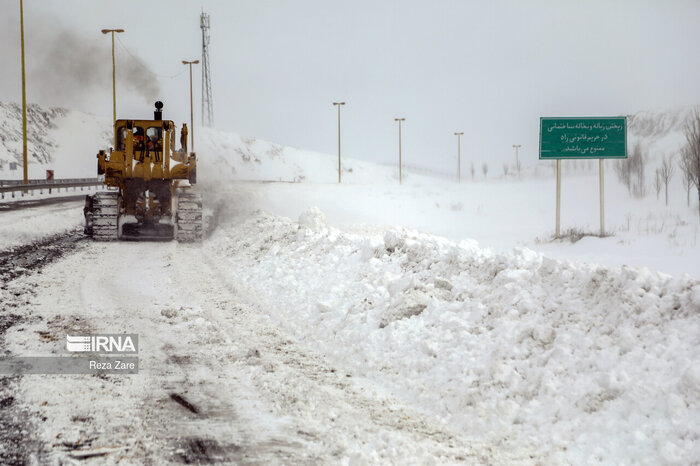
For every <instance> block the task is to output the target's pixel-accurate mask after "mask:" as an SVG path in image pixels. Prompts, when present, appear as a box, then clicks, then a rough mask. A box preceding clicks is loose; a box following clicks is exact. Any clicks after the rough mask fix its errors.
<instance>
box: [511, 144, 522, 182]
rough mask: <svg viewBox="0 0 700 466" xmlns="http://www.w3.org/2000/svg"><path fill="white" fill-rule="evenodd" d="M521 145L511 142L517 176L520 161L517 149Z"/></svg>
mask: <svg viewBox="0 0 700 466" xmlns="http://www.w3.org/2000/svg"><path fill="white" fill-rule="evenodd" d="M521 147H522V144H513V149H515V169H516V170H518V176H520V161H519V160H518V149H520V148H521Z"/></svg>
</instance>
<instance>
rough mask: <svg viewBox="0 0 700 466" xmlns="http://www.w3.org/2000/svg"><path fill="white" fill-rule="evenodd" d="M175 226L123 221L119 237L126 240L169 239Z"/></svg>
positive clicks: (173, 233)
mask: <svg viewBox="0 0 700 466" xmlns="http://www.w3.org/2000/svg"><path fill="white" fill-rule="evenodd" d="M174 237H175V228H174V227H173V225H169V224H167V223H151V224H144V223H125V224H124V225H122V233H121V236H120V237H119V239H122V240H126V241H171V240H172V239H174Z"/></svg>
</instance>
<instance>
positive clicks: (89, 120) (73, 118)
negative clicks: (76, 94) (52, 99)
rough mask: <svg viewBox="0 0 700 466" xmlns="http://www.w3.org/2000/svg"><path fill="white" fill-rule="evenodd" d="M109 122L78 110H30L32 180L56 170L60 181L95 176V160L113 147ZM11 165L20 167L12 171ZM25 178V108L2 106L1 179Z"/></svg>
mask: <svg viewBox="0 0 700 466" xmlns="http://www.w3.org/2000/svg"><path fill="white" fill-rule="evenodd" d="M111 138H112V136H111V125H110V122H109V119H108V118H102V117H97V116H95V115H90V114H86V113H82V112H78V111H74V110H66V109H62V108H45V107H41V106H39V105H36V104H30V105H28V106H27V158H28V159H29V177H30V178H43V177H44V176H45V170H47V169H53V170H55V176H56V178H80V177H90V176H95V161H94V156H95V154H96V153H97V151H98V150H99V149H104V148H105V147H109V145H110V141H111ZM10 162H15V163H17V169H16V170H10ZM21 176H22V107H21V106H20V105H17V104H15V103H4V102H0V178H5V179H11V178H21Z"/></svg>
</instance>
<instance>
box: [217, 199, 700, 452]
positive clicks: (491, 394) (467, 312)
mask: <svg viewBox="0 0 700 466" xmlns="http://www.w3.org/2000/svg"><path fill="white" fill-rule="evenodd" d="M207 247H208V248H212V249H213V251H214V255H215V256H216V257H220V258H221V261H223V262H224V263H225V264H228V270H229V274H230V276H231V277H232V282H233V283H244V284H247V286H248V287H249V288H251V289H252V290H254V291H255V293H256V294H257V295H258V296H260V298H261V299H263V300H266V301H268V302H271V303H274V304H275V306H272V307H271V308H270V310H269V312H270V313H271V314H272V317H273V318H274V319H276V320H277V322H278V323H279V325H280V326H282V327H283V328H286V329H289V330H290V332H292V333H293V334H295V335H297V338H298V340H299V341H306V342H307V344H308V345H309V346H312V347H317V348H323V351H324V352H326V353H327V354H329V355H330V356H331V357H332V358H333V360H335V361H337V363H338V364H342V365H344V366H345V367H346V368H348V370H350V371H352V373H353V375H354V376H359V377H365V378H368V379H370V380H373V381H375V382H378V383H380V384H383V385H385V386H386V387H387V388H388V389H389V390H391V391H392V392H393V393H397V394H399V395H400V396H401V397H403V398H405V399H406V400H408V401H409V402H411V403H413V404H414V405H415V406H419V407H420V408H422V409H424V410H426V411H427V412H429V413H431V414H433V415H436V416H438V417H439V418H440V419H443V420H445V421H446V422H448V423H449V425H451V426H453V427H455V428H457V429H459V431H460V432H462V433H463V434H464V435H467V436H474V437H475V438H476V439H477V440H479V441H482V442H486V443H498V442H504V445H505V444H511V442H512V444H515V445H517V444H527V443H529V442H532V443H533V444H535V445H536V446H537V451H536V457H537V458H544V461H545V463H557V464H587V463H603V464H629V463H638V464H674V463H683V464H690V463H697V462H698V461H700V450H699V449H698V446H699V445H700V443H699V440H700V391H699V390H698V387H699V386H700V284H699V283H698V282H697V281H694V280H691V279H688V278H672V277H669V276H665V275H659V274H654V273H651V272H649V271H648V270H635V269H632V268H629V267H621V268H620V267H617V268H607V267H600V266H586V265H581V264H574V263H567V262H559V261H555V260H551V259H547V258H545V257H543V256H542V255H540V254H538V253H536V252H534V251H531V250H529V249H524V248H519V249H515V250H512V251H509V252H493V251H490V250H485V249H481V248H479V247H478V246H477V245H476V244H475V243H474V242H472V241H463V242H461V243H459V244H455V243H453V242H451V241H449V240H446V239H443V238H440V237H435V236H431V235H426V234H423V233H419V232H416V231H413V230H407V229H404V228H398V227H392V228H389V229H387V230H386V231H385V232H384V233H383V234H374V235H372V234H355V233H345V232H343V231H341V230H338V229H335V228H332V227H328V226H327V224H326V220H325V216H324V215H323V213H322V212H321V211H320V210H318V209H311V210H309V211H307V212H304V213H303V214H302V215H301V216H300V218H299V221H298V223H297V222H294V221H290V220H287V219H284V218H281V217H278V216H275V215H270V214H266V213H262V212H259V213H256V214H254V215H252V216H250V217H249V218H247V219H245V220H242V223H240V224H236V222H235V221H234V222H233V224H231V225H230V226H229V227H228V228H220V229H219V230H218V231H217V233H216V234H215V236H214V237H213V238H212V240H211V241H210V243H209V244H208V246H207Z"/></svg>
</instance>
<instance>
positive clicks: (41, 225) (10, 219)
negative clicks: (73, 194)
mask: <svg viewBox="0 0 700 466" xmlns="http://www.w3.org/2000/svg"><path fill="white" fill-rule="evenodd" d="M82 224H83V202H82V201H76V202H70V203H65V204H54V205H50V206H42V207H38V208H29V209H19V210H12V211H9V212H0V250H5V249H10V248H13V247H16V246H21V245H24V244H30V243H33V242H36V241H40V240H42V239H44V238H49V237H51V236H54V235H57V234H60V233H64V232H67V231H71V230H76V231H78V229H79V228H80V227H82Z"/></svg>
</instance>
